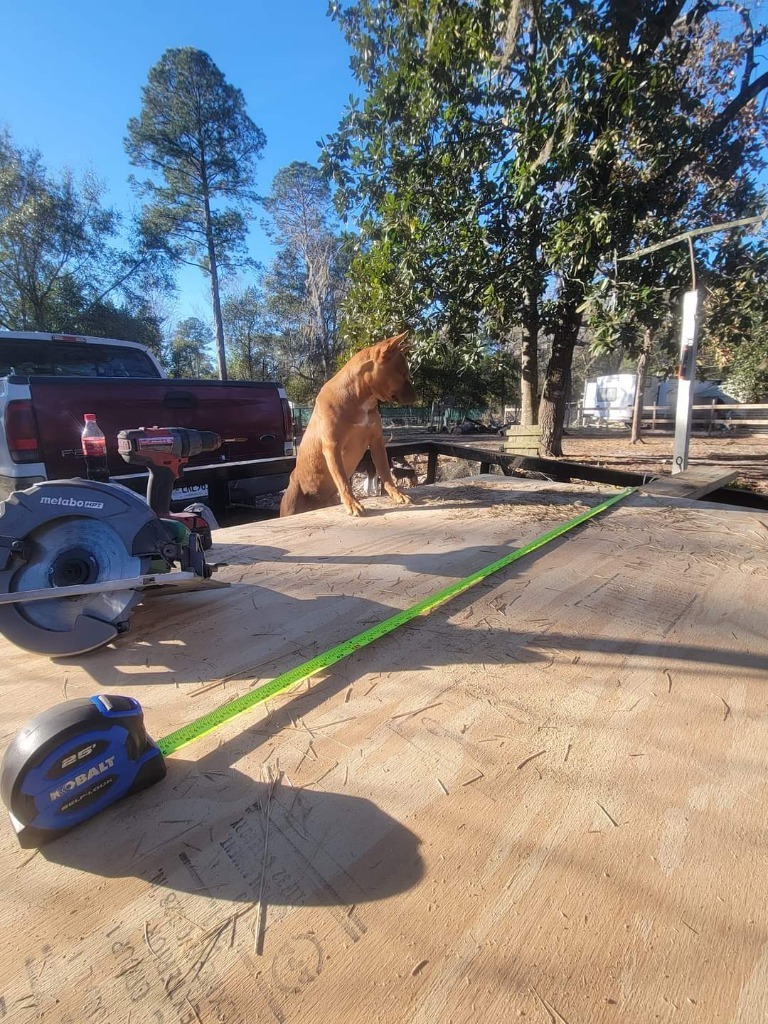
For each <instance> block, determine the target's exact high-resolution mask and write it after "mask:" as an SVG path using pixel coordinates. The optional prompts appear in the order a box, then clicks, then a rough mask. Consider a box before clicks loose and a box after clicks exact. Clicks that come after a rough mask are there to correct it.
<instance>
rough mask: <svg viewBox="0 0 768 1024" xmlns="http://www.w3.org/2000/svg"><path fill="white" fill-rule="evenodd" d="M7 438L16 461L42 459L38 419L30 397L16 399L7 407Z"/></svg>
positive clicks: (37, 460)
mask: <svg viewBox="0 0 768 1024" xmlns="http://www.w3.org/2000/svg"><path fill="white" fill-rule="evenodd" d="M5 439H6V442H7V444H8V451H9V452H10V456H11V459H12V460H13V461H14V462H16V463H20V462H40V461H41V459H42V455H41V452H40V438H39V436H38V433H37V420H36V419H35V413H34V410H33V408H32V402H31V401H30V400H29V399H28V398H22V399H14V400H13V401H11V402H9V403H8V405H7V406H6V407H5Z"/></svg>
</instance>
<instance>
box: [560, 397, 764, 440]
mask: <svg viewBox="0 0 768 1024" xmlns="http://www.w3.org/2000/svg"><path fill="white" fill-rule="evenodd" d="M753 413H757V415H752V414H753ZM592 420H597V421H598V422H599V423H600V424H606V425H609V426H610V425H611V424H613V425H616V426H627V427H628V426H630V425H631V423H632V411H631V410H628V411H627V418H626V419H621V420H618V419H608V418H607V417H606V415H605V409H597V408H590V407H589V406H585V405H584V404H583V403H582V402H578V403H577V404H576V408H575V410H574V419H573V423H574V424H575V425H576V426H586V425H588V423H589V422H590V421H592ZM674 422H675V407H674V406H671V405H646V406H644V407H643V426H644V427H647V428H649V429H650V430H652V431H653V430H659V429H666V430H668V429H669V428H670V427H672V426H673V425H674ZM691 423H692V426H693V427H694V429H698V430H706V431H707V433H709V434H711V433H712V431H713V430H715V429H721V430H731V429H733V428H735V427H757V428H762V429H764V430H768V405H765V404H763V405H761V404H741V403H737V402H734V403H732V404H730V403H723V402H719V401H717V400H716V399H713V400H712V401H711V402H707V403H706V405H694V406H693V410H692V415H691Z"/></svg>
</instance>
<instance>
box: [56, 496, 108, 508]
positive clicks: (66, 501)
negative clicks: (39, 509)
mask: <svg viewBox="0 0 768 1024" xmlns="http://www.w3.org/2000/svg"><path fill="white" fill-rule="evenodd" d="M40 504H41V505H65V506H66V507H67V508H104V502H103V501H84V500H83V499H82V498H62V497H58V498H51V497H48V496H47V495H43V496H42V497H41V498H40Z"/></svg>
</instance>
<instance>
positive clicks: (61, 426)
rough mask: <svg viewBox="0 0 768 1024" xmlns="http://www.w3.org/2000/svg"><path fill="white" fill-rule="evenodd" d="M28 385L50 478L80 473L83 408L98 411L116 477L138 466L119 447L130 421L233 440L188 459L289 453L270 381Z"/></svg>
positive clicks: (33, 380) (43, 381)
mask: <svg viewBox="0 0 768 1024" xmlns="http://www.w3.org/2000/svg"><path fill="white" fill-rule="evenodd" d="M29 387H30V391H31V395H32V403H33V407H34V411H35V416H36V419H37V425H38V430H39V435H40V438H41V440H42V448H43V461H44V462H45V466H46V471H47V474H48V478H49V479H52V480H55V479H64V478H67V477H74V476H80V475H83V472H84V461H83V457H82V454H81V450H80V433H81V431H82V429H83V415H84V414H85V413H87V412H92V413H94V414H95V415H96V419H97V421H98V424H99V426H100V427H101V429H102V430H103V431H104V434H105V436H106V439H107V454H108V462H109V471H110V473H111V474H112V475H113V476H118V475H122V474H125V473H130V472H134V471H135V470H134V469H133V467H130V466H129V465H128V464H127V463H126V462H124V460H123V459H122V458H121V457H120V455H118V452H117V433H118V431H120V430H126V429H130V428H133V427H154V426H158V427H191V428H194V429H195V430H213V431H215V432H216V433H218V434H220V435H221V436H222V437H223V438H237V439H238V440H236V441H228V442H226V443H225V444H224V445H223V446H222V448H221V449H220V450H219V451H217V452H208V453H206V454H204V455H200V456H198V457H197V458H196V459H192V460H191V461H190V465H195V464H203V463H212V462H217V461H222V462H238V461H244V460H247V459H267V458H275V457H281V456H284V455H285V454H286V451H285V441H286V440H287V438H286V435H285V426H284V417H283V407H282V404H281V400H280V393H279V391H278V385H277V384H274V383H263V382H251V381H248V382H240V381H227V382H225V383H223V382H221V381H207V380H206V381H201V380H164V379H160V380H153V379H150V378H128V377H126V378H114V377H96V378H93V377H30V378H29ZM241 438H242V440H240V439H241Z"/></svg>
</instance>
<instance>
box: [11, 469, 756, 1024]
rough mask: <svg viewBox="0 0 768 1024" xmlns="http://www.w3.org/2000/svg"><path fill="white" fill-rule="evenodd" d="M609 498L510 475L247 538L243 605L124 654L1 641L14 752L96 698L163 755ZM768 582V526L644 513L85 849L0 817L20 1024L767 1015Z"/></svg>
mask: <svg viewBox="0 0 768 1024" xmlns="http://www.w3.org/2000/svg"><path fill="white" fill-rule="evenodd" d="M609 493H613V491H612V490H611V489H610V488H597V487H594V486H578V485H573V486H569V485H559V484H557V485H556V484H547V483H543V482H542V483H537V482H532V481H520V480H517V479H512V478H509V479H505V478H501V477H493V478H490V477H483V478H476V479H473V480H469V481H467V480H459V481H456V482H455V483H453V484H444V485H439V486H437V487H432V488H421V489H419V490H417V491H415V492H414V495H415V496H416V497H417V500H418V502H419V503H418V504H415V505H413V506H412V507H409V508H401V507H398V508H395V507H393V506H391V505H390V504H389V503H388V502H387V501H386V500H379V499H377V500H373V501H370V502H368V503H367V504H368V506H369V507H370V515H368V516H366V517H365V518H364V519H360V520H352V519H349V518H347V517H346V516H345V515H344V513H343V511H342V509H340V508H334V509H328V510H325V511H322V512H317V513H309V514H307V515H304V516H298V517H295V518H292V519H288V520H281V521H274V522H269V523H258V524H253V525H248V526H242V527H237V528H232V529H231V530H228V531H221V533H220V534H218V535H217V537H218V538H219V543H217V544H216V546H215V548H214V550H213V552H212V553H211V554H212V555H215V556H216V557H217V558H220V559H223V560H226V561H228V562H229V567H228V568H227V569H225V570H224V571H223V572H222V573H221V578H222V579H225V580H229V581H231V582H232V584H233V586H232V587H231V588H229V589H228V590H224V591H216V592H211V593H208V594H195V595H177V596H171V597H162V598H156V599H154V600H152V601H151V603H150V602H147V604H145V605H144V606H142V607H141V608H140V609H138V610H137V611H136V612H135V614H134V616H133V619H132V629H131V632H130V633H129V634H128V636H127V637H125V638H123V639H121V641H120V642H119V643H118V644H117V645H116V646H113V647H110V648H107V649H104V650H101V651H99V652H95V653H93V654H90V655H84V656H82V657H78V658H75V659H67V660H62V661H60V662H58V663H55V662H52V661H50V660H48V659H46V658H41V657H36V656H33V655H29V654H25V653H23V652H21V651H19V650H18V649H16V648H13V647H11V646H10V645H8V644H7V643H6V642H5V641H3V640H0V657H1V658H2V664H3V697H4V700H3V711H2V724H1V726H0V731H1V732H2V744H0V746H1V747H2V749H4V748H5V746H6V745H7V743H8V742H9V741H10V739H11V738H12V736H13V735H14V734H15V732H16V730H17V729H18V728H19V726H21V724H22V723H23V722H24V721H25V720H26V719H27V718H29V717H30V716H31V715H32V714H34V713H36V712H37V711H40V710H42V709H43V708H45V707H48V706H50V705H52V704H55V703H57V702H58V701H61V700H63V699H65V698H72V697H78V696H88V695H90V694H93V693H98V692H107V693H109V692H112V693H126V694H129V695H132V696H136V697H138V698H139V699H140V700H141V702H142V704H143V706H144V708H145V714H146V721H147V725H148V728H149V731H150V733H151V734H153V735H154V736H156V737H157V736H162V735H164V734H165V733H167V732H170V731H171V730H173V729H175V728H177V727H178V726H180V725H182V724H184V723H186V722H188V721H190V720H191V719H192V718H194V717H196V716H197V715H199V714H202V713H203V712H205V711H208V710H211V709H212V708H214V707H216V706H218V705H219V704H221V703H222V702H223V701H225V700H227V699H229V698H231V697H234V696H235V695H236V694H240V693H244V692H245V691H246V690H247V689H249V688H250V687H252V686H253V685H254V684H255V683H256V681H266V680H268V679H270V678H272V677H274V676H275V675H277V674H278V673H280V672H281V671H284V670H286V669H288V668H290V667H292V666H294V665H296V664H298V663H299V662H300V661H303V660H305V659H307V658H309V657H311V656H313V655H314V654H317V653H318V652H320V651H323V650H325V649H327V648H328V647H330V646H332V645H333V644H334V643H337V642H339V641H341V640H343V639H345V638H347V637H349V636H352V635H353V634H355V633H358V632H360V631H361V630H362V629H365V628H366V627H367V626H369V625H372V624H373V623H375V622H378V621H381V620H382V619H384V618H387V617H388V616H389V615H391V614H392V613H393V612H394V611H395V610H397V609H400V608H405V607H408V606H410V605H411V604H413V603H414V602H416V601H417V600H420V599H421V598H423V597H425V596H427V595H428V594H430V593H432V592H434V591H436V590H439V589H441V588H442V587H444V586H446V585H447V584H448V583H449V582H451V581H453V580H455V579H458V578H460V577H462V576H464V575H466V574H468V573H470V572H472V571H474V570H475V569H478V568H481V567H482V566H485V565H487V564H489V563H491V562H493V561H494V560H496V559H497V558H499V557H501V556H502V555H504V554H506V553H508V552H509V551H510V550H512V549H514V548H515V547H518V546H519V545H520V544H521V543H524V542H526V541H529V540H531V539H533V538H534V537H535V536H537V535H539V534H541V533H543V532H545V531H547V530H549V529H551V528H552V527H553V526H555V525H556V524H557V523H559V522H563V521H565V520H567V519H569V518H571V517H572V516H574V515H576V514H578V513H579V512H580V511H583V510H584V508H585V507H586V506H587V505H592V504H595V503H597V502H598V501H599V500H601V497H603V496H607V494H609ZM767 584H768V516H765V515H763V514H760V513H755V512H752V511H738V510H734V509H731V508H726V507H723V506H715V505H713V504H707V503H705V502H699V503H696V502H692V501H687V500H681V499H674V498H658V497H651V496H645V495H636V496H634V497H632V498H631V499H629V500H627V501H625V502H623V503H622V504H620V505H618V506H616V507H615V508H613V509H611V510H610V511H609V512H607V513H606V514H605V515H604V516H602V517H600V518H599V519H597V520H595V521H593V522H591V523H589V524H588V525H585V526H583V527H581V528H579V529H578V530H577V531H575V532H574V533H573V534H569V535H568V537H567V538H566V539H563V540H560V541H556V542H554V543H552V544H549V545H548V546H547V547H545V548H543V549H542V550H541V551H539V552H537V553H536V554H534V555H531V556H530V557H528V558H526V559H524V560H521V561H520V562H518V563H515V565H513V566H511V567H510V568H508V569H506V570H504V571H503V572H501V573H500V574H499V575H497V576H494V577H491V578H490V579H489V580H487V581H486V582H484V583H482V584H480V585H478V586H476V587H475V588H474V589H472V590H470V591H468V592H467V593H465V594H464V595H462V596H460V597H458V598H456V599H454V600H453V601H452V602H450V603H449V604H446V605H444V606H443V607H442V608H440V609H438V610H436V611H435V612H433V613H432V614H430V615H428V616H425V617H422V618H420V619H418V620H416V621H415V622H413V623H411V624H409V625H408V626H406V627H403V628H401V629H400V630H398V631H397V632H395V633H394V634H392V635H390V636H389V637H387V638H384V639H382V640H380V641H377V642H376V643H375V644H374V645H372V646H370V647H368V648H366V649H365V650H362V651H360V652H358V653H357V654H355V655H354V656H352V657H351V658H349V659H347V660H346V661H344V662H342V663H340V664H339V665H337V666H335V667H334V668H333V669H331V670H329V671H328V672H327V674H326V675H325V677H319V678H316V679H315V680H314V681H313V682H312V683H311V685H308V684H301V685H300V686H299V687H298V688H297V689H296V690H294V691H292V692H290V693H287V694H284V695H282V696H279V697H276V698H273V699H271V700H270V701H269V702H268V703H267V705H266V706H264V707H261V708H258V709H255V710H254V711H252V712H249V713H247V714H245V715H243V716H241V717H240V718H238V719H236V720H235V721H233V722H231V723H229V724H227V725H226V726H224V727H223V728H221V729H219V730H218V731H216V732H214V733H212V734H211V735H209V736H207V737H205V738H204V739H202V740H200V741H198V742H196V743H195V744H193V745H191V746H189V747H187V748H185V749H184V750H182V751H180V752H179V753H178V754H176V755H174V756H172V757H170V758H169V759H168V766H169V773H168V777H167V778H166V779H165V780H164V781H163V782H161V783H159V784H158V785H157V786H155V787H153V788H152V789H150V790H147V791H145V792H144V793H143V794H141V795H139V796H137V797H133V798H131V799H129V800H127V801H125V802H123V803H122V804H118V805H116V806H114V807H113V808H111V809H110V810H108V811H107V812H105V813H103V814H102V815H100V816H99V817H97V818H95V819H93V820H92V821H90V822H88V823H86V824H85V825H83V826H81V827H80V828H79V829H76V830H74V831H73V832H72V833H70V834H69V835H68V836H67V837H66V838H65V839H63V840H59V841H57V842H55V843H52V844H50V845H49V846H47V847H45V848H43V850H41V851H39V852H37V853H33V852H32V851H28V850H26V851H25V850H21V849H20V848H19V847H18V845H17V844H16V840H15V838H14V837H13V834H12V832H11V828H10V826H9V825H3V823H2V822H1V821H0V870H1V871H2V878H3V889H2V893H3V900H2V903H0V925H1V926H2V927H1V929H0V943H1V944H2V945H1V946H0V949H1V951H2V955H1V956H0V1024H2V1022H4V1020H5V1019H6V1018H7V1019H8V1020H9V1021H13V1022H14V1024H16V1022H18V1024H28V1022H30V1024H31V1022H38V1021H41V1022H45V1024H48V1022H54V1024H57V1022H61V1024H91V1022H93V1024H96V1022H99V1024H144V1022H147V1024H150V1022H151V1024H213V1022H220V1021H223V1022H226V1024H246V1022H247V1024H255V1022H262V1021H265V1022H269V1021H272V1020H274V1021H277V1022H287V1024H288V1022H290V1024H292V1022H296V1024H337V1022H366V1024H367V1022H375V1021H381V1022H382V1024H400V1022H402V1024H405V1022H407V1024H449V1022H453V1024H470V1022H472V1024H474V1022H477V1021H484V1022H489V1024H497V1022H499V1024H501V1022H507V1021H510V1022H511V1021H517V1020H521V1021H524V1022H532V1024H550V1022H557V1024H563V1022H565V1024H602V1022H614V1021H615V1022H621V1024H651V1022H656V1021H661V1022H667V1021H668V1022H677V1021H681V1022H695V1024H759V1022H764V1021H766V1020H768V901H766V898H765V893H766V889H767V887H768V852H767V851H768V844H767V843H766V837H765V829H766V826H765V822H766V806H767V805H768V799H767V798H766V763H767V761H768V754H767V753H766V752H767V751H768V674H767V673H766V667H767V665H766V639H765V638H766V611H765V610H766V593H767V591H768V586H767ZM260 904H261V905H263V908H264V911H263V912H262V911H260V909H259V908H260Z"/></svg>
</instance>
